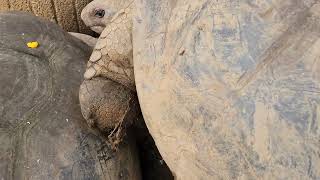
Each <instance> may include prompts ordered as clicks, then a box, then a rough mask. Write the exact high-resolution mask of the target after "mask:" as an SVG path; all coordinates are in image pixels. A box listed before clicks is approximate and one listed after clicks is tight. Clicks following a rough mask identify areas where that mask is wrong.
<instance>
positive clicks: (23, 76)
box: [0, 12, 140, 180]
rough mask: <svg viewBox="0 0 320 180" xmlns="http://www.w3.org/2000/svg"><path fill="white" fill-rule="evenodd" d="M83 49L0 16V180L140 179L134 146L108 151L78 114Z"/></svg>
mask: <svg viewBox="0 0 320 180" xmlns="http://www.w3.org/2000/svg"><path fill="white" fill-rule="evenodd" d="M29 41H38V42H39V43H40V46H39V47H38V48H36V49H29V48H27V46H26V43H27V42H29ZM90 52H91V49H90V48H89V47H88V46H86V45H85V44H84V43H82V42H81V41H80V40H77V39H75V38H74V37H72V36H71V35H69V34H68V33H66V32H64V31H63V30H62V29H61V28H59V27H58V26H57V25H56V24H53V23H48V22H46V21H44V20H42V19H40V18H37V17H34V16H31V15H29V14H25V13H21V12H20V13H18V12H16V13H13V12H11V13H0V89H1V91H0V144H1V146H0V179H5V180H11V179H17V180H20V179H39V180H43V179H76V180H81V179H83V180H84V179H109V180H118V179H140V170H139V160H138V156H137V152H136V149H135V145H134V141H133V140H132V139H127V140H124V141H123V142H124V143H123V144H121V145H120V147H119V149H118V151H117V152H114V151H112V150H111V148H110V146H108V145H107V144H105V139H104V138H103V137H102V136H100V135H99V134H96V132H93V131H91V130H90V129H89V127H88V126H87V125H86V123H85V120H84V119H83V117H82V115H81V111H80V106H79V100H78V92H79V86H80V84H81V81H82V78H81V77H82V75H81V74H83V73H84V69H85V62H86V60H87V59H88V57H89V54H90ZM127 137H131V136H130V135H128V136H127Z"/></svg>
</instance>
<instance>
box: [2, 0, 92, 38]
mask: <svg viewBox="0 0 320 180" xmlns="http://www.w3.org/2000/svg"><path fill="white" fill-rule="evenodd" d="M91 1H92V0H0V11H5V10H19V11H26V12H32V13H33V14H35V15H37V16H42V17H44V18H46V19H48V20H50V21H53V22H56V23H58V24H59V25H60V26H61V27H63V29H64V30H66V31H72V32H81V33H86V34H92V32H91V31H90V29H89V28H88V27H86V26H85V24H84V23H83V21H82V20H81V11H82V9H83V8H84V7H85V6H86V5H87V4H88V3H90V2H91Z"/></svg>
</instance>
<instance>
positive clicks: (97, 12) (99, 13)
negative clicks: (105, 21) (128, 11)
mask: <svg viewBox="0 0 320 180" xmlns="http://www.w3.org/2000/svg"><path fill="white" fill-rule="evenodd" d="M104 14H105V11H104V10H103V9H97V10H95V13H94V16H96V17H98V18H103V17H104Z"/></svg>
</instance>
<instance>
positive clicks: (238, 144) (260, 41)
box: [133, 0, 320, 180]
mask: <svg viewBox="0 0 320 180" xmlns="http://www.w3.org/2000/svg"><path fill="white" fill-rule="evenodd" d="M136 6H137V8H136V9H137V12H136V13H137V14H136V16H135V17H134V18H133V20H134V32H133V34H134V35H133V47H134V71H135V78H136V86H137V92H138V96H139V101H140V105H141V108H142V112H143V115H144V118H145V121H146V124H147V126H148V128H149V130H150V133H151V134H152V136H153V137H154V139H155V142H156V144H157V146H158V148H159V150H160V153H161V154H162V156H163V158H164V159H165V161H166V162H167V164H168V166H169V167H170V168H171V170H172V171H173V172H174V173H175V175H176V177H177V179H314V180H315V179H320V58H319V57H320V13H319V12H320V4H319V3H316V2H315V1H313V0H273V1H269V0H258V1H251V0H250V1H240V0H223V1H216V0H214V1H206V0H199V1H194V0H172V1H169V0H157V1H156V0H154V1H140V0H137V1H136Z"/></svg>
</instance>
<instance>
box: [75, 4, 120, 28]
mask: <svg viewBox="0 0 320 180" xmlns="http://www.w3.org/2000/svg"><path fill="white" fill-rule="evenodd" d="M116 12H117V8H116V7H115V6H114V3H112V2H110V0H94V1H92V2H91V3H89V4H88V5H87V6H86V7H85V8H84V9H83V10H82V12H81V19H82V20H83V22H84V23H85V24H86V26H88V27H90V29H92V30H93V31H95V32H96V33H98V34H101V33H102V31H103V29H104V28H105V27H106V25H107V24H108V23H109V22H110V20H111V19H112V17H113V15H114V14H116Z"/></svg>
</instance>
